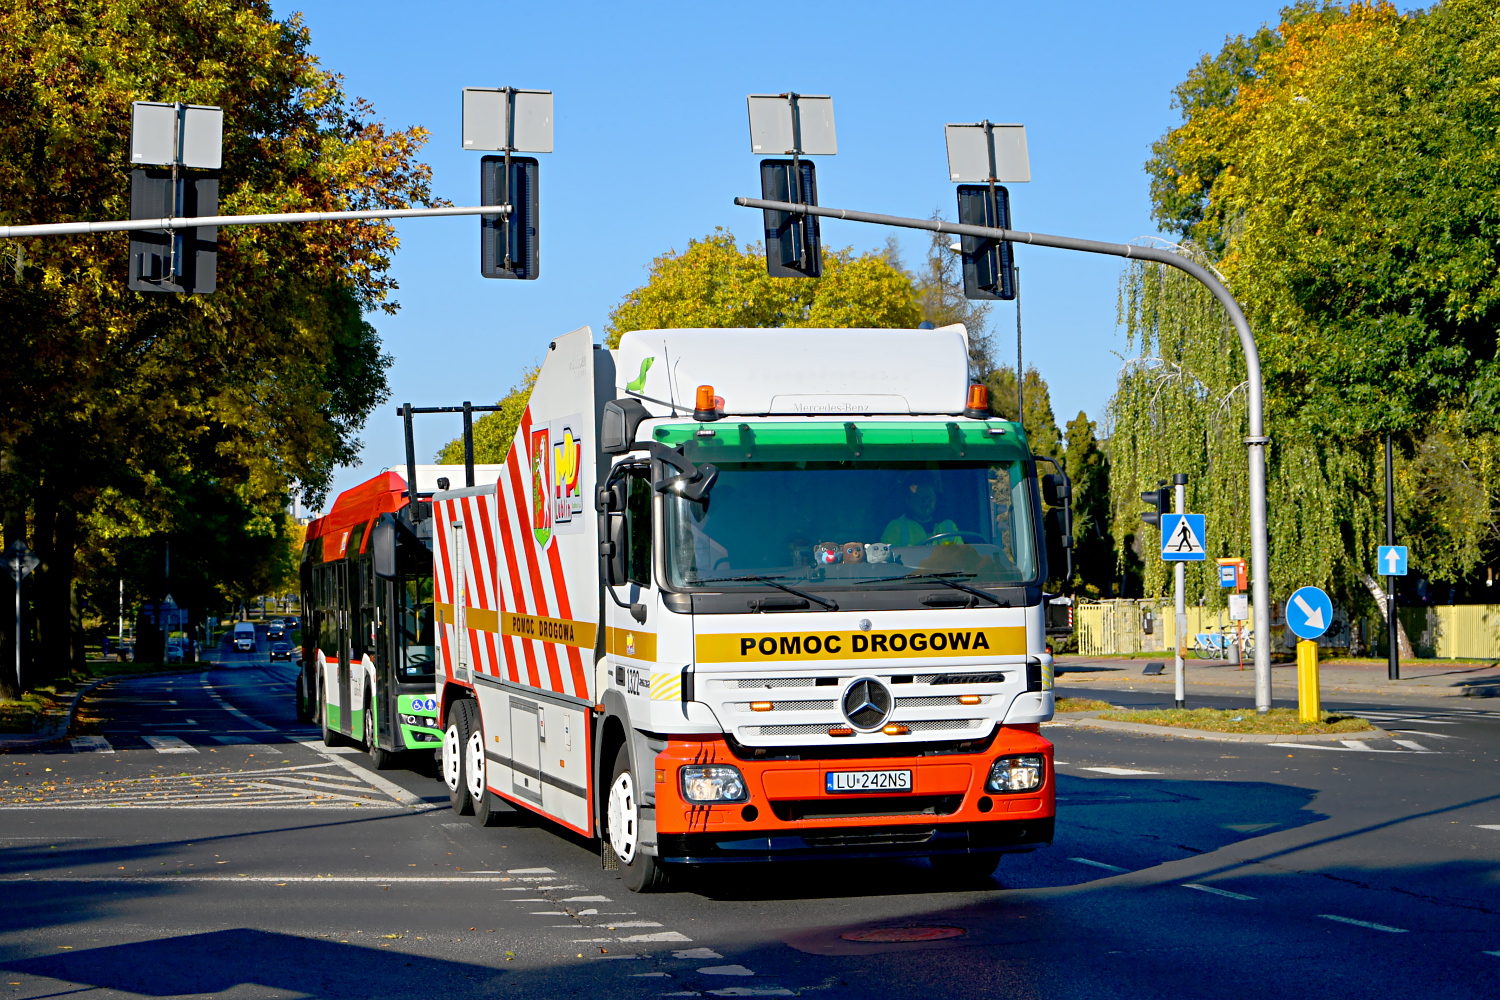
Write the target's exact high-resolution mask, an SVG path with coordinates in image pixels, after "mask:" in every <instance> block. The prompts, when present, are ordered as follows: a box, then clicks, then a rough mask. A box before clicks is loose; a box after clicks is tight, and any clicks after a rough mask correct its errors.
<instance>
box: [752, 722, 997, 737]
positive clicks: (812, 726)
mask: <svg viewBox="0 0 1500 1000" xmlns="http://www.w3.org/2000/svg"><path fill="white" fill-rule="evenodd" d="M843 724H844V723H843V720H839V721H838V722H815V723H804V724H798V725H791V726H741V727H740V732H741V733H743V734H744V735H746V736H827V735H828V730H829V728H830V727H831V726H840V725H843ZM901 725H903V726H905V727H907V729H908V731H910V732H913V733H936V732H963V731H965V730H974V729H978V728H979V727H980V726H981V725H983V722H982V720H980V719H916V720H913V721H911V722H906V721H903V722H902V723H901Z"/></svg>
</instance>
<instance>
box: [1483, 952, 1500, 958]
mask: <svg viewBox="0 0 1500 1000" xmlns="http://www.w3.org/2000/svg"><path fill="white" fill-rule="evenodd" d="M1485 954H1486V955H1494V956H1496V957H1497V958H1500V951H1487V952H1485Z"/></svg>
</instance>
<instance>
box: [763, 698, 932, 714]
mask: <svg viewBox="0 0 1500 1000" xmlns="http://www.w3.org/2000/svg"><path fill="white" fill-rule="evenodd" d="M955 704H956V702H955ZM834 705H835V702H832V701H777V702H772V703H771V711H773V712H831V711H833V708H834ZM744 707H745V708H749V707H750V706H749V705H745V706H744Z"/></svg>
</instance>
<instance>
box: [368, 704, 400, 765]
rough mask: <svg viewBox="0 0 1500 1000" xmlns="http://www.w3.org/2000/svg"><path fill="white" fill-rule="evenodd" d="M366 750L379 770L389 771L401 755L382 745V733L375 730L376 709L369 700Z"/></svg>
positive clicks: (371, 761)
mask: <svg viewBox="0 0 1500 1000" xmlns="http://www.w3.org/2000/svg"><path fill="white" fill-rule="evenodd" d="M365 752H366V753H368V754H369V755H370V763H372V764H374V765H375V770H377V771H389V770H390V769H391V768H393V767H395V766H396V764H397V762H398V760H399V759H400V756H401V755H400V754H398V753H397V752H396V751H394V750H387V749H385V748H384V747H382V746H381V745H380V734H379V733H377V732H376V731H375V709H374V707H373V706H372V705H371V704H370V703H369V702H368V701H367V702H365Z"/></svg>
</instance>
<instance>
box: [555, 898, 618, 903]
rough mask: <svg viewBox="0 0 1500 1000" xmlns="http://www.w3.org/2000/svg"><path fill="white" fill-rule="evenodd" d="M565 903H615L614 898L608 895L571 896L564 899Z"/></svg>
mask: <svg viewBox="0 0 1500 1000" xmlns="http://www.w3.org/2000/svg"><path fill="white" fill-rule="evenodd" d="M562 902H564V903H613V902H614V900H613V899H610V898H609V897H608V896H569V897H568V898H567V899H564V900H562Z"/></svg>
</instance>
